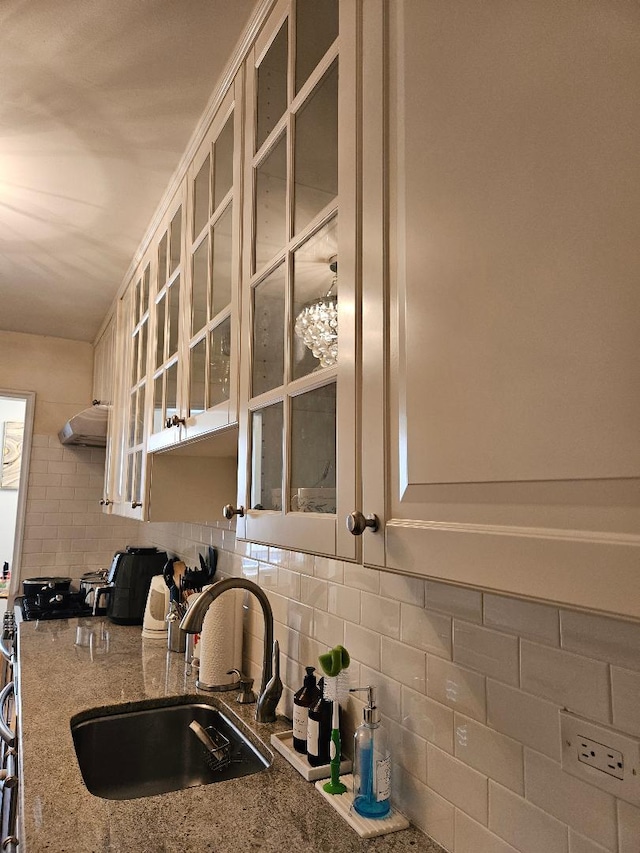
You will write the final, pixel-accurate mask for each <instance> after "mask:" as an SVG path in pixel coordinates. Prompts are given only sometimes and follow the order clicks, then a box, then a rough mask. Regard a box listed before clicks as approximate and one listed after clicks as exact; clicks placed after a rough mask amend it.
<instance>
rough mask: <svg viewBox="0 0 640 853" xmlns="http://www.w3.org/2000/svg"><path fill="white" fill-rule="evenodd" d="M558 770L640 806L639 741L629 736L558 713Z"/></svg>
mask: <svg viewBox="0 0 640 853" xmlns="http://www.w3.org/2000/svg"><path fill="white" fill-rule="evenodd" d="M560 733H561V736H562V769H563V770H565V771H566V772H567V773H570V774H571V775H572V776H577V777H578V778H579V779H582V780H583V781H585V782H589V783H590V784H591V785H595V786H596V787H598V788H601V789H602V790H603V791H608V792H609V793H611V794H614V795H615V796H616V797H619V798H620V799H621V800H625V801H626V802H628V803H633V804H634V805H640V742H639V741H638V740H636V739H635V738H632V737H630V736H629V735H625V734H622V732H617V731H614V730H613V729H608V728H605V727H604V726H600V725H598V724H597V723H592V722H591V721H590V720H584V719H581V718H580V717H576V716H575V715H574V714H570V713H569V712H568V711H561V712H560Z"/></svg>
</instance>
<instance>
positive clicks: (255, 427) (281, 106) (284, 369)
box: [237, 0, 357, 559]
mask: <svg viewBox="0 0 640 853" xmlns="http://www.w3.org/2000/svg"><path fill="white" fill-rule="evenodd" d="M355 5H356V4H355V3H350V2H347V3H342V4H340V10H339V4H338V2H337V0H323V2H318V3H315V2H314V3H310V2H305V0H297V2H295V0H292V2H290V3H288V4H283V3H280V4H279V6H278V8H277V12H278V15H277V16H276V14H275V13H274V24H273V26H272V28H271V29H269V28H268V27H266V28H265V31H264V33H263V34H262V36H261V38H260V39H259V40H258V43H257V44H256V47H255V53H254V54H253V56H252V57H251V61H250V63H248V64H249V67H248V70H247V75H248V79H247V92H248V95H247V140H246V142H247V145H248V146H249V149H250V150H249V151H248V157H247V166H246V171H245V187H246V188H247V198H246V199H245V220H244V223H245V224H244V233H245V234H247V235H251V240H249V241H247V245H246V246H245V249H244V255H243V269H244V271H245V273H244V277H245V281H246V282H247V283H248V286H247V287H246V288H245V289H244V291H243V324H244V325H243V328H244V332H243V340H247V338H248V341H249V342H250V346H251V349H250V358H249V359H247V360H246V366H245V367H244V368H243V372H242V380H241V382H242V387H241V400H242V410H241V418H240V436H241V440H240V445H241V447H242V446H245V445H246V447H247V456H248V464H247V466H246V471H244V470H239V498H238V500H239V502H240V503H241V504H242V505H243V506H244V507H245V509H246V513H245V515H244V517H241V518H239V519H238V522H237V532H238V535H239V536H240V537H245V538H247V539H250V540H252V541H259V542H267V543H272V544H275V545H279V546H282V547H291V548H299V549H300V550H304V551H311V552H316V553H320V554H328V555H331V556H336V555H339V556H342V557H345V558H349V559H353V558H354V556H355V553H356V544H355V543H354V541H353V537H349V535H348V534H347V535H346V536H345V535H343V532H342V531H343V528H344V520H343V519H344V516H345V515H346V514H347V513H348V512H350V511H352V510H354V509H356V506H355V504H354V505H353V506H351V504H352V503H354V501H355V471H354V455H355V429H356V425H355V356H356V347H355V294H356V286H355V284H356V280H355V274H356V271H355V262H354V250H353V245H354V244H355V242H356V240H355V234H356V229H357V222H356V219H355V214H354V209H355V203H354V193H355V174H356V161H355V159H354V157H355V155H354V144H353V141H352V140H353V138H354V134H355V124H354V118H353V116H355V114H356V110H355V89H354V83H353V80H354V79H355V75H354V74H353V71H354V68H353V63H354V61H355V60H354V51H353V50H350V49H349V47H348V46H349V45H350V44H351V46H352V47H354V46H355V26H356V16H355V13H356V9H355ZM343 7H344V11H343ZM283 8H284V9H286V12H287V14H286V17H285V19H284V21H283V20H282V10H283ZM339 30H340V44H343V45H347V48H346V50H345V54H346V56H345V57H343V55H342V54H341V55H340V56H339V55H338V53H339V51H338V31H339ZM343 30H344V36H345V37H344V39H343ZM350 39H353V40H352V41H350ZM339 104H340V105H341V110H344V112H345V114H347V113H349V115H350V116H351V118H350V120H349V122H347V123H346V124H345V128H344V130H343V129H342V128H340V129H339V128H338V106H339ZM342 231H343V232H344V234H345V239H344V245H345V246H346V247H349V246H351V248H348V249H346V250H345V256H344V258H343V257H341V254H340V248H341V239H340V234H341V233H342ZM338 297H339V298H338ZM245 401H246V402H245ZM338 472H340V476H338ZM341 516H342V518H341Z"/></svg>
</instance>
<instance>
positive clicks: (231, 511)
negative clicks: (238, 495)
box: [222, 504, 244, 519]
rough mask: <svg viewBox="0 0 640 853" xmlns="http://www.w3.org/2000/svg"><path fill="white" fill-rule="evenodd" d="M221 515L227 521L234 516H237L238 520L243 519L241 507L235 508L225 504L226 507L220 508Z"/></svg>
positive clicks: (242, 508)
mask: <svg viewBox="0 0 640 853" xmlns="http://www.w3.org/2000/svg"><path fill="white" fill-rule="evenodd" d="M222 515H223V516H224V517H225V518H227V519H231V518H233V516H234V515H237V516H239V517H240V518H244V507H243V506H237V507H236V506H232V505H231V504H227V505H226V506H223V507H222Z"/></svg>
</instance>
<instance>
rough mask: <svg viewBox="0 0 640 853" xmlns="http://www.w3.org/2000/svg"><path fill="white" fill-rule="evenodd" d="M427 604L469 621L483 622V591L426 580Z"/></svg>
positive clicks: (429, 606) (433, 608)
mask: <svg viewBox="0 0 640 853" xmlns="http://www.w3.org/2000/svg"><path fill="white" fill-rule="evenodd" d="M425 606H426V607H428V608H429V609H431V610H442V611H444V612H445V613H450V614H451V615H452V616H459V617H460V618H461V619H466V620H467V621H469V622H482V593H481V592H478V590H475V589H467V588H466V587H462V586H451V585H450V584H446V583H439V582H438V581H426V582H425Z"/></svg>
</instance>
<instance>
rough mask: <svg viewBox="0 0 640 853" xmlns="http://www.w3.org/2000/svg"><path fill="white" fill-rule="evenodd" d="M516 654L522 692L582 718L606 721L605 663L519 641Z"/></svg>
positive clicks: (607, 711)
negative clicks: (517, 655)
mask: <svg viewBox="0 0 640 853" xmlns="http://www.w3.org/2000/svg"><path fill="white" fill-rule="evenodd" d="M520 654H521V663H520V666H521V686H522V689H523V690H526V691H527V692H529V693H534V694H536V695H537V696H542V697H543V698H545V699H550V700H551V701H553V702H556V703H557V704H558V705H563V706H564V707H566V708H567V709H568V710H570V711H575V712H577V713H578V714H582V715H583V716H585V717H592V718H593V719H596V720H602V721H603V722H609V719H610V704H611V699H610V690H609V668H608V666H607V664H605V663H602V662H600V661H595V660H590V659H589V658H584V657H581V656H579V655H574V654H571V653H569V652H563V651H560V650H558V649H552V648H550V647H549V646H540V645H537V644H536V643H530V642H528V641H526V640H523V641H522V644H521V650H520Z"/></svg>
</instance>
